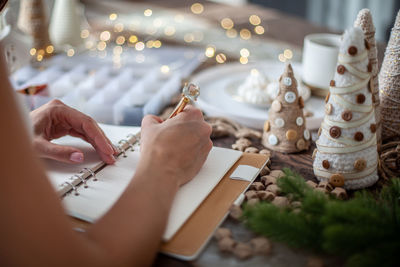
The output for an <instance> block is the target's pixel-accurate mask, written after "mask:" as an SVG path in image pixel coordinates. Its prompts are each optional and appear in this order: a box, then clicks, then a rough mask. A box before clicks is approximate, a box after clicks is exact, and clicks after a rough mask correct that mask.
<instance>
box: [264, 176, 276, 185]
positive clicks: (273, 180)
mask: <svg viewBox="0 0 400 267" xmlns="http://www.w3.org/2000/svg"><path fill="white" fill-rule="evenodd" d="M261 182H262V183H263V184H264V185H265V186H269V185H270V184H276V178H275V177H273V176H271V175H265V176H262V177H261Z"/></svg>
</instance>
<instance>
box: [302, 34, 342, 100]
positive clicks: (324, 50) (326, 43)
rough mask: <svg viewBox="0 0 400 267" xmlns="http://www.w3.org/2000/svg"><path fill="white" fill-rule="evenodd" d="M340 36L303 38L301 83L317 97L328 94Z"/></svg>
mask: <svg viewBox="0 0 400 267" xmlns="http://www.w3.org/2000/svg"><path fill="white" fill-rule="evenodd" d="M340 36H341V35H337V34H330V33H317V34H309V35H307V36H306V37H305V38H304V48H303V67H302V69H303V71H302V73H303V74H302V76H303V77H302V79H303V82H304V83H305V84H306V85H307V86H309V87H310V88H311V92H312V93H313V94H314V95H317V96H325V95H326V94H327V93H328V92H329V82H330V81H331V80H332V79H333V76H334V73H335V69H336V63H337V57H338V53H339V44H340Z"/></svg>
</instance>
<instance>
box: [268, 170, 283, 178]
mask: <svg viewBox="0 0 400 267" xmlns="http://www.w3.org/2000/svg"><path fill="white" fill-rule="evenodd" d="M269 175H271V176H273V177H275V178H281V177H283V176H285V173H284V172H283V171H281V170H273V171H271V173H270V174H269Z"/></svg>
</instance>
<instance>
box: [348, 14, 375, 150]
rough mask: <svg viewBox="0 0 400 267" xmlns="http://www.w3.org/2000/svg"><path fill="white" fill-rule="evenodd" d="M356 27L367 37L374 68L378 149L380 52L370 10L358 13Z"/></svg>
mask: <svg viewBox="0 0 400 267" xmlns="http://www.w3.org/2000/svg"><path fill="white" fill-rule="evenodd" d="M354 27H360V28H361V29H362V30H363V32H364V36H365V41H366V43H365V45H366V48H367V50H368V59H369V62H370V64H371V67H372V71H371V74H372V75H371V81H370V83H371V86H372V87H371V89H372V95H373V99H372V101H373V104H374V108H375V122H376V126H377V128H376V143H377V144H378V148H379V147H380V144H381V123H380V121H381V112H380V106H379V103H380V101H379V83H378V80H379V79H378V73H379V67H378V50H377V48H376V41H375V26H374V23H373V21H372V15H371V12H370V10H369V9H367V8H364V9H361V10H360V11H359V12H358V15H357V18H356V20H355V21H354Z"/></svg>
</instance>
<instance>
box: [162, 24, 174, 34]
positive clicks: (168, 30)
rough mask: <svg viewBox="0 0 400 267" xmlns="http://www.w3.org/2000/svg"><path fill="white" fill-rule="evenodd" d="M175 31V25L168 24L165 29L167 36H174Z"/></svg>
mask: <svg viewBox="0 0 400 267" xmlns="http://www.w3.org/2000/svg"><path fill="white" fill-rule="evenodd" d="M175 32H176V30H175V27H173V26H167V27H165V29H164V33H165V35H167V36H172V35H174V34H175Z"/></svg>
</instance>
